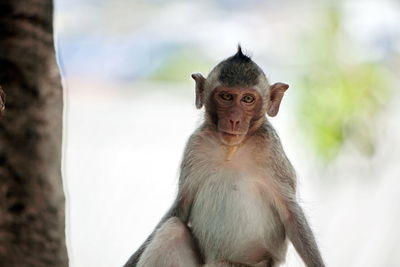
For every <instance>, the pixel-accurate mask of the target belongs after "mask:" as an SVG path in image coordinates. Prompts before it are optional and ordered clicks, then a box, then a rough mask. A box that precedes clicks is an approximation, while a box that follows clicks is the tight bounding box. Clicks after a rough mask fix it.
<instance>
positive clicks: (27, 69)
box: [0, 0, 68, 267]
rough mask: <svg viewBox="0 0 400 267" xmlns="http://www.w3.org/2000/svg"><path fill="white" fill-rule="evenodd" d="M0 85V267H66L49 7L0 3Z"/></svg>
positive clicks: (47, 0) (57, 87) (44, 2)
mask: <svg viewBox="0 0 400 267" xmlns="http://www.w3.org/2000/svg"><path fill="white" fill-rule="evenodd" d="M0 85H1V87H2V89H3V90H4V92H5V94H6V96H7V99H6V107H5V110H4V112H3V114H2V116H0V266H8V267H14V266H16V267H17V266H18V267H25V266H35V267H36V266H39V267H40V266H52V267H63V266H67V265H68V259H67V250H66V245H65V223H64V193H63V187H62V180H61V141H62V105H63V100H62V97H63V94H62V87H61V81H60V76H59V72H58V68H57V64H56V60H55V50H54V42H53V4H52V1H51V0H0ZM0 104H1V103H0Z"/></svg>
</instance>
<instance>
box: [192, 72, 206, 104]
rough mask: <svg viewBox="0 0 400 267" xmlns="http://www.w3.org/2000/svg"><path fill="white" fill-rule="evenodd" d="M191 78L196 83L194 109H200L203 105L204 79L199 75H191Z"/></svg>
mask: <svg viewBox="0 0 400 267" xmlns="http://www.w3.org/2000/svg"><path fill="white" fill-rule="evenodd" d="M192 78H193V80H195V81H196V108H198V109H201V107H202V106H203V104H204V83H205V81H206V79H205V78H204V77H203V75H201V74H200V73H193V74H192Z"/></svg>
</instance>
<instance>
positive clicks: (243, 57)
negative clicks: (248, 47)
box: [230, 44, 251, 62]
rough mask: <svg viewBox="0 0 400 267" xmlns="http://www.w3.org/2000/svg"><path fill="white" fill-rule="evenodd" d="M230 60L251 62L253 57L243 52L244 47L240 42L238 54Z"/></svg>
mask: <svg viewBox="0 0 400 267" xmlns="http://www.w3.org/2000/svg"><path fill="white" fill-rule="evenodd" d="M230 60H231V61H236V62H249V61H251V58H250V57H249V56H246V55H245V54H243V51H242V47H241V46H240V44H238V50H237V52H236V54H235V55H233V56H232V57H231V58H230Z"/></svg>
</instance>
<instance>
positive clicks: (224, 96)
mask: <svg viewBox="0 0 400 267" xmlns="http://www.w3.org/2000/svg"><path fill="white" fill-rule="evenodd" d="M219 97H220V98H222V99H223V100H225V101H231V100H232V99H233V95H231V94H230V93H227V92H222V93H220V94H219Z"/></svg>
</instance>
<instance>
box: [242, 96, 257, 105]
mask: <svg viewBox="0 0 400 267" xmlns="http://www.w3.org/2000/svg"><path fill="white" fill-rule="evenodd" d="M254 100H255V97H254V96H253V95H245V96H244V97H243V98H242V101H243V102H245V103H247V104H250V103H253V102H254Z"/></svg>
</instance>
